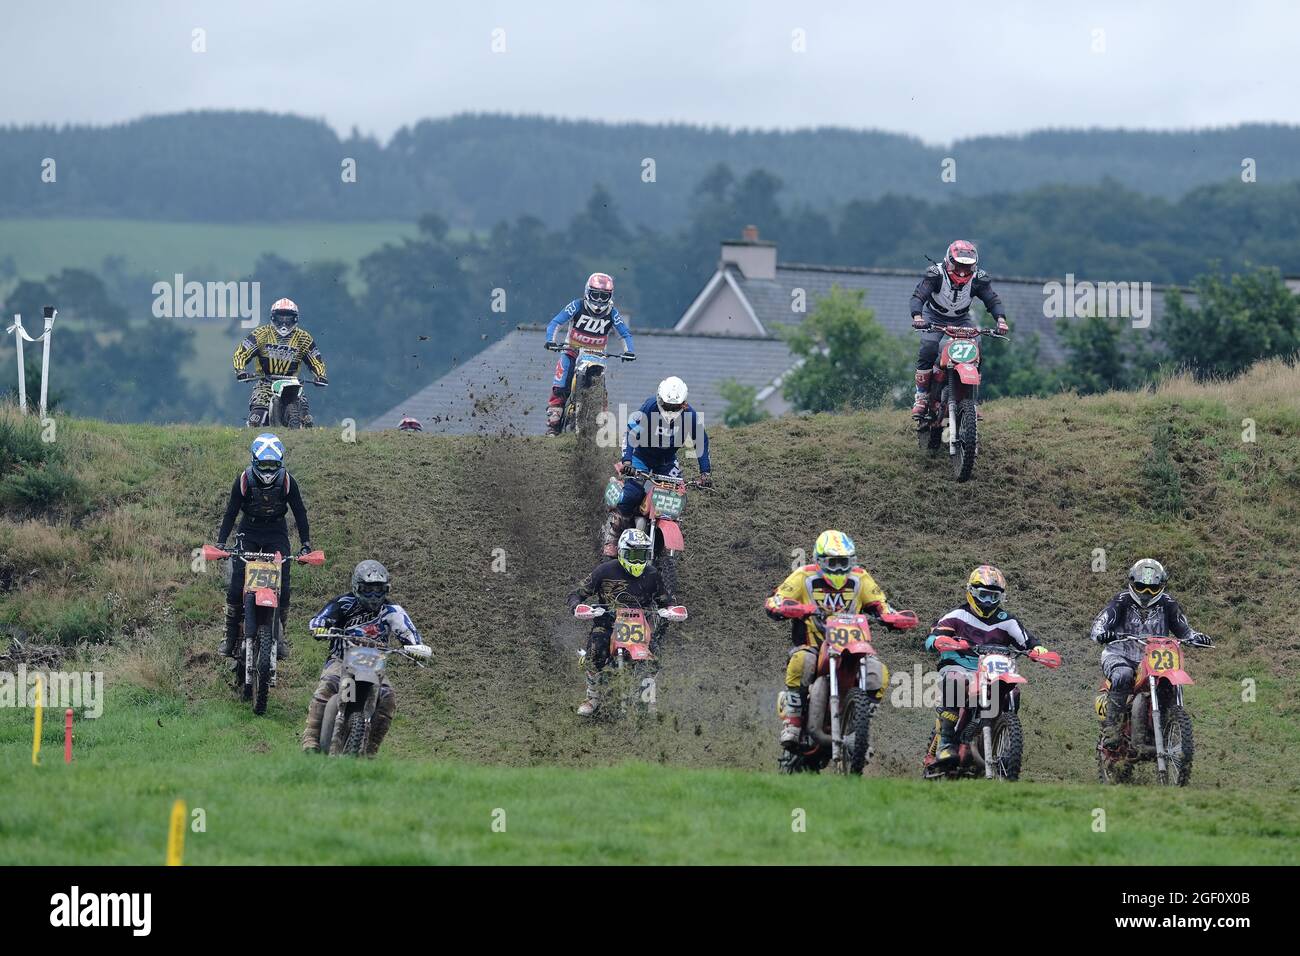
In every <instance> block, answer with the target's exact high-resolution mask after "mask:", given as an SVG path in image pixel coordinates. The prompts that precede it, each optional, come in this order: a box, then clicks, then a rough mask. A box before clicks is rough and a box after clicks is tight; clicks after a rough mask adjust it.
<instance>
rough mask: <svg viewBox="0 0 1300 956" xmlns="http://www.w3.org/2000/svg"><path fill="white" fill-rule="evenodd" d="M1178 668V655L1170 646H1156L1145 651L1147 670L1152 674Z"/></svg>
mask: <svg viewBox="0 0 1300 956" xmlns="http://www.w3.org/2000/svg"><path fill="white" fill-rule="evenodd" d="M1177 669H1178V655H1177V654H1176V653H1175V652H1174V649H1173V648H1172V647H1157V648H1154V649H1152V650H1150V651H1148V652H1147V670H1149V671H1150V672H1151V673H1153V674H1163V673H1165V671H1173V670H1177Z"/></svg>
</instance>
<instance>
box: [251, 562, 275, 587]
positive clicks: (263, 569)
mask: <svg viewBox="0 0 1300 956" xmlns="http://www.w3.org/2000/svg"><path fill="white" fill-rule="evenodd" d="M259 588H272V589H273V590H276V591H278V590H280V566H279V565H278V564H276V563H275V562H273V561H249V562H248V563H247V564H245V565H244V590H245V591H256V590H258V589H259Z"/></svg>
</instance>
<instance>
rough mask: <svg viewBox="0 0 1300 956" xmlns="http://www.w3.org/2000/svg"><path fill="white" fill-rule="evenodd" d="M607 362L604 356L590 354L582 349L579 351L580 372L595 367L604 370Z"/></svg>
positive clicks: (578, 363)
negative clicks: (597, 366)
mask: <svg viewBox="0 0 1300 956" xmlns="http://www.w3.org/2000/svg"><path fill="white" fill-rule="evenodd" d="M606 362H607V360H606V359H605V358H604V357H603V356H601V355H597V354H596V353H595V352H588V351H587V350H586V349H580V350H579V351H578V361H577V365H578V370H579V371H581V370H582V369H586V368H591V367H592V366H593V365H599V366H600V367H601V368H604V367H605V365H606Z"/></svg>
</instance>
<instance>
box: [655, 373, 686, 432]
mask: <svg viewBox="0 0 1300 956" xmlns="http://www.w3.org/2000/svg"><path fill="white" fill-rule="evenodd" d="M655 401H656V402H657V403H658V404H659V414H660V415H662V416H663V417H664V418H666V419H668V420H669V421H673V420H675V419H676V418H677V416H679V415H680V414H681V413H682V409H684V408H685V407H686V383H685V382H683V381H682V380H681V379H680V378H678V377H677V376H676V375H670V376H669V377H668V378H666V379H664V380H663V381H662V382H660V383H659V391H658V392H657V393H656V394H655Z"/></svg>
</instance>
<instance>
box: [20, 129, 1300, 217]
mask: <svg viewBox="0 0 1300 956" xmlns="http://www.w3.org/2000/svg"><path fill="white" fill-rule="evenodd" d="M266 142H275V143H276V144H277V145H278V147H279V148H278V149H277V150H274V151H272V150H258V149H248V148H247V144H249V143H266ZM594 142H598V143H600V148H599V149H591V148H590V144H592V143H594ZM1298 147H1300V127H1296V126H1283V125H1266V124H1250V125H1243V126H1237V127H1229V128H1223V129H1207V130H1185V131H1176V132H1152V131H1140V130H1134V131H1129V130H1097V129H1091V130H1041V131H1038V132H1034V133H1029V134H1026V135H1023V136H984V137H977V138H972V139H967V140H959V141H957V142H955V143H951V144H935V145H929V144H925V143H922V142H921V141H920V140H918V139H916V138H915V137H913V136H910V135H907V134H906V131H903V132H882V131H879V130H852V129H800V130H792V131H784V132H783V131H776V130H752V129H740V130H728V129H724V128H719V127H700V126H689V125H685V124H648V123H620V124H605V123H597V122H592V121H587V120H561V119H554V118H547V117H538V116H511V115H500V114H460V115H456V116H450V117H444V118H438V119H425V120H420V121H419V122H416V123H414V124H413V125H411V126H409V127H403V128H402V129H400V130H398V131H397V132H396V133H395V134H394V135H393V137H392V138H391V140H390V141H389V142H387V143H380V142H378V141H377V140H374V139H372V138H369V137H363V136H358V135H356V134H353V135H352V136H349V137H347V138H344V137H340V136H339V135H338V134H337V133H336V132H335V131H334V130H333V129H331V128H330V127H329V126H328V125H327V124H326V123H324V122H323V121H321V120H318V119H308V118H305V117H301V116H295V115H285V114H272V113H264V112H249V111H243V112H241V111H198V112H188V113H178V114H171V115H164V116H150V117H143V118H141V119H137V120H133V121H131V122H127V123H121V124H116V125H112V126H104V127H89V126H62V127H55V126H38V127H6V128H3V129H0V180H2V181H4V182H6V183H8V184H9V185H10V188H9V189H7V190H6V192H5V193H4V194H3V196H0V216H5V217H31V216H51V215H54V216H79V217H82V216H96V217H103V218H114V217H124V218H133V219H158V220H195V221H218V222H265V221H281V222H283V221H296V220H335V221H350V222H364V221H367V220H390V219H414V218H415V217H416V216H418V215H420V214H421V213H423V212H426V211H428V210H430V209H434V210H437V211H438V212H439V214H440V215H442V216H443V217H444V218H446V219H447V220H448V221H449V222H450V223H451V224H452V225H454V226H459V227H464V228H470V229H488V228H490V227H492V226H493V225H494V224H495V223H496V222H497V221H498V220H501V219H510V220H513V219H515V218H516V217H517V216H519V215H521V214H525V213H527V214H531V215H535V216H537V217H538V218H540V219H542V220H543V221H545V222H556V221H563V220H565V219H567V217H568V216H570V215H571V214H572V212H573V210H575V209H577V208H579V207H580V206H581V204H582V203H583V202H584V201H585V199H586V197H587V195H588V194H589V193H590V191H591V187H592V184H593V183H597V182H599V183H603V184H604V185H605V186H606V187H607V188H608V189H609V190H610V191H611V193H612V194H613V196H614V199H615V201H616V202H617V203H618V206H619V208H620V209H622V210H623V211H624V212H625V214H626V215H627V217H628V219H629V220H630V221H631V222H633V223H636V224H643V225H646V226H650V227H652V228H655V229H660V230H664V229H671V228H675V227H677V226H678V225H679V224H680V223H681V222H682V221H683V220H684V219H685V218H686V217H687V214H688V213H689V211H690V209H691V207H692V205H693V202H694V199H693V196H692V190H693V189H694V188H695V184H696V183H698V182H699V181H700V179H701V178H702V177H703V176H704V175H705V174H706V173H707V172H708V171H709V170H710V169H711V168H713V167H714V165H715V164H717V163H719V162H722V163H726V164H728V165H729V166H730V167H731V168H732V169H733V170H734V171H735V172H736V173H737V175H739V176H743V175H744V174H745V173H748V172H750V171H751V170H754V169H758V168H763V169H766V170H768V171H769V172H771V173H773V174H775V175H776V176H779V177H781V178H782V179H783V180H785V182H786V183H787V184H788V185H789V187H790V192H789V194H788V197H787V198H788V199H789V200H790V201H791V202H792V203H794V204H795V205H805V204H806V205H809V206H812V207H814V208H817V209H822V210H825V209H827V208H828V207H830V206H833V205H837V204H839V203H841V202H843V200H844V198H845V197H852V198H862V199H874V198H878V197H880V196H883V195H886V194H890V193H892V194H895V195H903V196H913V197H918V198H924V199H932V200H937V199H944V200H947V199H949V198H951V197H952V196H954V195H957V196H977V195H990V194H996V193H1004V192H1020V191H1022V190H1026V189H1032V188H1034V187H1036V186H1041V185H1044V184H1047V183H1072V184H1076V185H1081V184H1096V183H1101V182H1103V181H1105V180H1106V179H1108V178H1109V179H1111V180H1114V181H1115V182H1118V183H1123V184H1124V185H1125V186H1127V187H1128V188H1130V189H1132V190H1135V191H1136V192H1138V193H1144V194H1147V195H1152V196H1161V197H1164V198H1166V199H1173V198H1176V197H1178V196H1181V195H1183V194H1184V193H1186V192H1188V191H1189V190H1191V189H1194V188H1196V187H1198V186H1204V185H1207V184H1209V183H1223V182H1235V181H1238V176H1239V173H1240V170H1241V161H1242V158H1243V157H1251V158H1252V159H1254V160H1255V161H1256V162H1257V163H1258V166H1259V169H1260V170H1261V175H1262V176H1266V177H1267V179H1268V181H1270V182H1274V183H1276V182H1283V181H1287V180H1293V179H1296V178H1297V177H1300V164H1297V159H1296V157H1297V156H1300V148H1298ZM284 156H292V157H294V161H293V162H285V161H284V158H283V157H284ZM42 157H57V159H58V166H57V176H58V178H57V181H56V182H57V186H53V185H51V184H48V183H44V182H42V181H41V180H40V179H39V178H38V177H37V176H36V175H34V173H33V172H32V171H33V170H35V169H36V168H38V166H37V164H39V163H40V161H41V158H42ZM344 157H346V158H350V159H353V160H355V162H356V170H357V175H356V179H355V181H354V182H347V183H345V182H343V181H342V178H341V176H340V162H341V159H342V158H344ZM947 157H952V158H956V159H957V160H958V161H959V163H960V170H961V172H960V175H959V176H958V178H957V180H956V181H955V182H941V181H940V178H939V172H940V164H941V163H942V162H943V161H944V159H945V158H947ZM646 158H651V159H654V160H655V164H656V176H655V179H654V182H653V184H649V183H647V182H643V181H642V178H641V176H642V168H643V167H642V163H643V161H644V160H645V159H646ZM1261 181H1262V180H1261Z"/></svg>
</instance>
